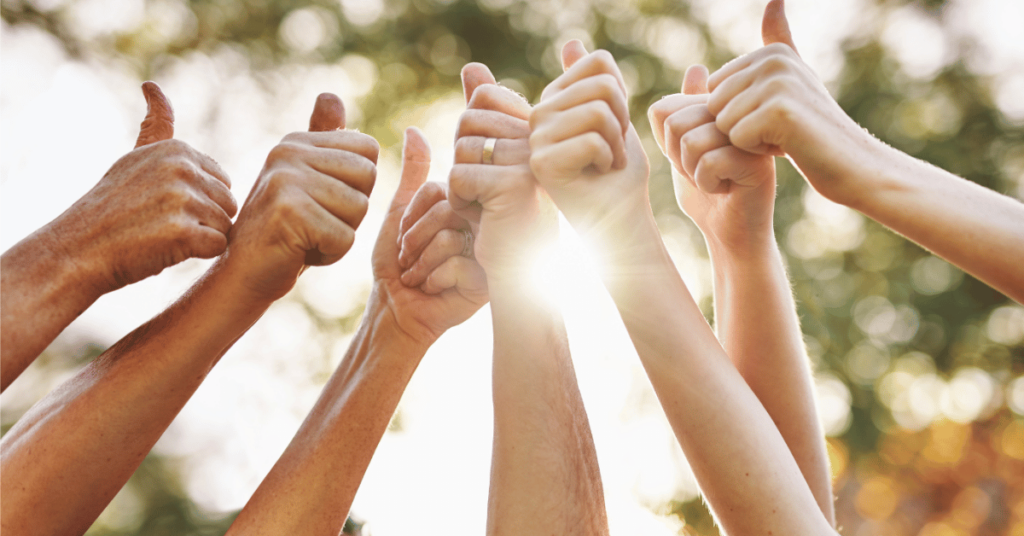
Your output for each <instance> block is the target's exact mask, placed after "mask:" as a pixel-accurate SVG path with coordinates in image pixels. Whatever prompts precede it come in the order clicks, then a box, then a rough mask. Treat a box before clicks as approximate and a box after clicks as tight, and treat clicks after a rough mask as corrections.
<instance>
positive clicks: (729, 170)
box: [693, 145, 773, 191]
mask: <svg viewBox="0 0 1024 536" xmlns="http://www.w3.org/2000/svg"><path fill="white" fill-rule="evenodd" d="M768 158H770V157H767V156H763V155H758V154H753V153H749V152H747V151H744V150H742V149H737V148H736V147H734V146H732V145H727V146H725V147H719V148H718V149H714V150H711V151H708V152H706V153H704V154H703V155H701V158H700V160H699V161H698V163H697V166H696V167H695V169H694V174H693V176H694V180H695V181H696V183H697V185H698V186H700V185H702V184H705V185H709V186H710V187H711V188H715V187H716V185H717V183H718V182H721V181H730V182H732V183H733V184H738V185H740V186H749V187H754V186H759V185H760V184H761V183H763V182H764V181H765V180H766V179H767V178H769V177H771V176H773V173H763V172H762V171H763V170H765V169H771V166H770V165H769V166H766V165H765V160H766V159H768ZM701 189H704V187H703V186H701ZM705 191H707V190H705Z"/></svg>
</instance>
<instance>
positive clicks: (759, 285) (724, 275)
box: [709, 235, 834, 524]
mask: <svg viewBox="0 0 1024 536" xmlns="http://www.w3.org/2000/svg"><path fill="white" fill-rule="evenodd" d="M757 244H758V245H757V246H756V247H755V248H753V250H752V251H743V252H739V251H732V250H729V249H726V248H724V247H722V246H720V245H716V244H715V243H714V242H713V241H709V250H710V252H711V261H712V265H713V267H714V274H715V286H714V288H715V327H716V330H717V332H718V338H719V340H720V341H721V343H722V346H723V347H724V349H725V352H726V354H728V356H729V358H730V359H731V360H732V363H733V365H735V367H736V369H737V370H738V371H739V373H740V375H741V376H742V377H743V379H744V380H745V381H746V383H747V385H748V386H749V387H750V389H751V390H752V391H753V392H754V394H755V395H756V396H757V398H758V400H759V401H760V402H761V404H762V405H763V406H764V408H765V410H766V411H767V412H768V415H769V416H771V418H772V420H773V421H774V423H775V426H776V427H777V428H778V429H779V432H780V433H781V434H782V438H783V439H784V440H785V442H786V444H787V445H788V446H789V450H790V452H791V453H792V454H793V457H794V458H795V460H796V462H797V465H798V466H799V467H800V470H801V472H802V473H803V476H804V479H805V480H806V481H807V484H808V486H810V488H811V492H812V493H813V494H814V497H815V499H816V500H817V502H818V505H819V506H820V508H821V511H822V513H823V514H824V515H825V518H826V519H828V520H829V522H830V523H833V524H834V508H833V499H832V485H831V479H830V476H829V465H828V454H827V452H826V450H825V441H824V433H823V431H822V429H821V425H820V423H819V421H818V414H817V410H816V407H815V402H814V388H813V381H812V378H811V369H810V366H809V362H808V358H807V353H806V351H805V349H804V344H803V340H802V337H801V332H800V321H799V319H798V318H797V314H796V304H795V303H794V301H793V293H792V291H791V290H790V286H789V280H788V278H787V277H786V271H785V267H784V266H783V263H782V256H781V253H780V252H779V249H778V245H777V244H776V242H775V239H774V237H772V236H771V235H767V236H766V237H765V238H764V239H763V240H760V241H758V242H757Z"/></svg>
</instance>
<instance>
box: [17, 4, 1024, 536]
mask: <svg viewBox="0 0 1024 536" xmlns="http://www.w3.org/2000/svg"><path fill="white" fill-rule="evenodd" d="M866 1H867V2H872V1H874V3H875V4H876V7H878V8H879V9H881V10H882V12H883V13H884V12H886V10H892V9H897V8H900V7H902V6H906V5H908V4H913V5H916V6H917V7H919V8H921V11H922V12H923V13H925V14H926V15H927V16H931V17H935V18H936V20H938V18H939V17H941V16H942V13H943V8H944V7H945V4H946V3H945V2H944V1H942V0H920V1H916V2H915V1H910V0H902V1H896V0H866ZM75 3H76V2H75V1H74V0H69V1H67V2H63V3H61V2H56V3H53V2H45V3H44V2H31V1H26V0H4V1H3V2H2V4H0V7H2V9H0V12H2V16H3V20H4V21H5V22H6V23H7V24H10V25H33V26H36V27H38V28H41V29H43V30H45V31H46V32H48V33H50V34H52V35H53V36H55V37H56V38H57V39H58V40H59V42H60V43H61V44H62V45H63V46H64V48H65V49H66V51H67V52H68V53H69V54H70V55H71V56H72V57H75V58H82V59H86V60H90V61H96V60H98V61H106V60H113V59H116V60H117V61H120V62H125V61H127V62H129V63H130V65H131V66H132V67H133V68H134V69H135V70H136V71H137V72H138V74H139V77H140V78H149V77H153V75H154V74H158V73H159V72H160V71H161V69H163V68H166V66H167V65H168V63H169V58H172V57H174V56H183V55H187V54H190V53H194V52H199V53H207V54H212V53H214V52H216V51H217V50H220V49H222V48H223V47H229V48H231V49H233V50H237V51H239V52H241V53H243V54H244V55H245V57H246V58H247V59H248V61H249V62H250V64H251V66H252V68H253V69H254V70H256V71H257V73H259V72H261V70H267V71H269V70H271V69H273V68H274V67H276V66H279V65H282V64H286V63H294V64H306V65H314V64H324V63H326V64H331V63H337V62H339V61H341V60H342V59H343V58H345V57H348V56H349V55H351V54H358V55H360V56H362V57H365V58H368V59H369V60H370V61H372V63H373V65H374V66H375V69H376V76H375V82H374V87H373V90H372V91H370V92H369V93H367V94H366V96H365V97H364V98H363V99H362V101H361V102H359V106H360V108H361V110H362V118H361V125H359V127H360V128H361V129H362V130H363V131H365V132H367V133H369V134H371V135H373V136H375V137H377V138H378V139H379V140H380V142H381V145H382V146H383V147H390V146H394V145H396V144H397V143H398V142H399V141H400V136H401V130H400V129H397V128H396V127H395V126H394V120H395V118H396V117H398V116H400V115H401V113H402V112H403V111H404V110H407V109H409V108H410V107H411V106H413V105H414V104H415V103H420V102H426V101H429V100H430V99H431V98H433V97H436V96H440V95H446V94H448V93H450V92H452V91H456V90H457V88H458V87H459V86H460V82H459V70H460V68H461V67H462V65H464V64H465V63H466V62H468V61H478V62H482V63H485V64H487V65H488V66H490V68H491V69H492V70H493V71H494V73H495V74H496V76H497V77H498V79H499V80H500V81H502V82H503V83H505V84H506V85H508V86H509V87H512V88H514V89H516V90H518V91H520V92H522V93H523V94H524V95H525V96H526V97H527V98H528V99H530V100H531V101H535V100H536V99H537V98H538V97H539V95H540V91H541V90H542V89H543V87H544V86H545V84H546V83H547V82H548V81H550V80H551V79H553V78H554V77H555V76H557V74H558V73H559V72H560V66H559V64H558V60H557V50H558V47H559V46H560V45H561V44H562V43H563V42H564V41H565V40H566V39H568V38H570V37H581V36H589V39H590V40H591V42H592V44H593V45H594V46H597V47H600V48H605V49H607V50H609V51H611V52H612V53H613V54H614V55H615V57H616V58H617V59H619V60H620V62H621V65H622V67H623V71H624V73H625V76H626V78H627V80H628V81H629V83H630V86H631V89H632V91H633V94H632V100H631V106H632V110H631V112H632V114H633V117H634V120H635V121H634V122H635V125H636V127H637V129H638V130H639V131H640V133H641V136H642V137H644V138H645V143H646V146H647V147H648V148H654V147H655V145H654V144H653V142H652V141H651V135H650V129H649V126H648V125H647V122H646V120H645V119H644V118H645V117H646V110H647V108H648V106H649V105H650V104H651V103H652V102H653V101H654V100H656V99H657V98H659V97H660V96H662V95H664V94H668V93H673V92H676V91H678V87H679V83H680V80H681V77H682V73H681V71H680V69H681V68H682V67H685V65H682V66H678V65H677V66H672V65H671V64H668V63H666V61H665V59H666V57H668V56H670V55H671V54H674V53H676V52H678V51H676V50H665V47H666V46H672V45H673V44H676V45H678V44H679V43H683V44H689V46H690V47H692V48H693V49H694V50H696V51H697V52H696V54H697V58H698V59H700V58H703V62H704V63H706V64H708V66H709V67H710V68H711V69H712V70H714V69H715V68H716V67H718V66H720V65H722V64H723V63H724V62H726V61H728V60H729V59H731V58H732V57H735V56H736V55H737V54H738V53H742V52H745V51H731V50H728V48H727V47H726V46H725V45H724V44H723V42H722V41H721V40H720V39H717V38H716V36H715V35H713V32H712V31H711V29H710V28H709V25H708V23H707V22H706V21H704V20H702V19H701V18H700V17H701V13H703V11H702V10H698V9H691V8H690V6H688V5H687V4H686V3H684V2H676V1H671V2H670V1H663V0H632V1H624V0H593V1H592V2H590V3H589V4H580V3H565V4H563V3H559V2H548V1H540V0H479V1H472V0H387V1H384V2H381V3H375V2H361V1H360V0H343V1H341V2H338V1H327V0H321V1H313V2H293V1H284V0H176V1H170V0H163V1H161V2H156V1H147V7H154V6H157V5H158V4H159V5H161V6H164V8H166V5H168V4H173V5H174V6H175V9H176V10H177V11H175V13H178V15H180V16H179V19H180V20H181V21H183V22H181V23H180V24H178V26H177V27H175V28H174V31H171V32H166V31H163V32H159V31H156V30H155V29H156V28H158V27H159V26H160V24H159V23H160V20H159V17H160V15H159V13H165V12H166V9H164V10H163V11H160V10H147V15H146V17H144V19H143V20H142V21H141V22H140V23H139V24H138V25H137V26H136V27H134V28H131V29H127V30H121V31H118V32H114V33H110V34H103V35H88V36H83V35H82V34H81V32H80V31H78V29H76V27H75V25H74V19H73V17H71V16H70V15H69V14H70V13H71V11H72V9H73V7H74V5H75ZM44 4H45V6H44ZM41 6H43V7H41ZM300 13H301V15H297V14H300ZM293 17H299V18H293ZM302 17H304V18H302ZM311 17H312V18H311ZM290 20H291V21H292V22H289V21H290ZM295 21H298V22H299V23H301V22H304V21H305V22H309V21H313V22H315V23H316V25H317V26H318V28H319V29H320V30H321V32H320V33H321V34H322V37H323V39H321V40H320V41H319V42H316V43H313V46H306V47H304V46H301V45H302V43H299V45H300V46H296V44H295V43H289V41H288V39H287V36H288V32H287V28H286V27H287V25H288V24H296V22H295ZM673 32H674V33H673ZM666 35H668V36H669V37H672V36H673V35H674V36H676V37H678V36H680V35H682V36H684V37H685V39H682V40H678V39H677V40H672V39H668V38H665V36H666ZM864 36H867V37H864ZM691 52H692V51H691ZM967 52H969V47H966V46H965V47H964V48H963V49H960V50H958V57H957V58H956V59H955V60H954V61H952V62H951V63H949V64H948V65H947V66H946V67H944V68H942V69H941V70H940V71H939V72H938V73H937V74H936V75H935V76H934V77H930V78H929V79H918V78H914V77H912V76H908V75H907V74H906V73H904V72H902V70H901V67H900V64H899V62H898V61H897V60H896V59H894V57H893V54H892V53H891V51H889V50H888V49H887V48H886V46H885V45H884V44H883V43H882V42H881V39H880V33H879V30H873V31H867V32H862V35H861V37H858V38H857V39H851V40H850V41H848V42H846V43H844V45H843V59H844V64H843V66H842V69H841V73H840V75H839V76H838V78H837V79H836V83H835V84H834V85H833V89H834V95H835V96H836V98H837V100H838V101H839V103H840V105H841V106H842V107H843V108H844V109H845V110H846V111H847V112H848V113H849V114H850V115H851V116H852V117H853V118H854V119H855V120H857V121H858V122H859V123H860V124H861V125H862V126H864V127H865V128H867V129H868V130H870V131H871V132H872V133H874V134H875V135H877V136H878V137H879V138H881V139H883V140H884V141H886V142H888V143H890V144H892V145H893V146H895V147H897V148H899V149H901V150H903V151H906V152H908V153H910V154H911V155H914V156H916V157H918V158H921V159H923V160H926V161H928V162H931V163H933V164H935V165H937V166H939V167H941V168H944V169H947V170H950V171H952V172H954V173H956V174H958V175H960V176H963V177H965V178H967V179H969V180H971V181H974V182H976V183H978V184H981V185H983V186H985V187H988V188H992V189H994V190H997V191H1001V192H1012V191H1013V190H1014V189H1015V188H1018V187H1019V185H1017V180H1019V177H1020V176H1022V175H1024V171H1022V170H1024V156H1022V155H1024V126H1022V125H1021V124H1020V123H1014V122H1012V121H1009V120H1008V119H1006V118H1005V117H1003V115H1002V114H1001V112H1000V111H999V110H998V109H997V108H996V106H995V105H994V104H993V95H992V85H991V77H990V76H988V75H981V74H977V73H974V72H972V71H971V69H970V68H969V62H967V61H965V58H966V55H967ZM649 152H650V154H649V156H650V157H651V160H652V167H653V176H652V180H651V200H652V204H653V206H654V207H655V210H656V211H657V212H658V213H659V214H660V215H661V216H663V217H681V214H680V212H679V209H678V207H677V206H676V202H675V197H674V194H673V191H672V183H671V177H670V171H669V168H668V166H667V164H665V163H664V159H663V158H662V156H661V155H660V154H658V153H657V152H656V150H655V151H650V149H649ZM779 184H780V186H779V193H778V204H777V210H776V232H777V235H778V239H779V243H780V244H781V245H782V249H783V251H784V253H785V255H786V261H787V263H788V266H789V270H790V274H791V278H792V281H793V286H794V289H795V292H796V296H797V299H798V302H799V307H800V316H801V319H802V322H803V329H804V333H805V337H806V340H807V343H808V349H809V351H810V354H811V357H812V359H813V360H814V362H815V365H816V367H817V370H818V371H819V372H821V373H823V374H825V375H826V376H827V377H829V378H831V379H832V380H834V381H833V383H831V384H828V385H831V386H832V387H833V388H834V389H832V391H830V392H831V393H832V394H833V395H834V396H833V398H834V399H839V400H843V401H844V403H845V404H847V406H848V408H849V412H848V417H847V418H846V420H845V421H844V422H840V426H839V427H838V428H837V429H836V430H833V437H831V438H830V440H829V441H830V449H831V453H832V454H833V466H834V471H835V473H836V493H837V495H838V498H839V504H838V508H837V510H838V514H839V521H840V524H841V526H842V527H843V528H844V533H846V534H929V535H931V534H954V535H955V534H986V535H987V534H993V535H995V534H1016V535H1019V534H1024V487H1022V486H1024V484H1022V483H1024V424H1021V422H1022V421H1021V416H1020V415H1018V414H1015V413H1012V412H1011V411H1009V410H1008V409H1007V408H1006V405H1005V403H1004V402H1003V400H1004V396H1002V394H1001V393H1003V392H1004V390H1005V389H1006V388H1007V386H1008V385H1009V383H1010V382H1011V381H1012V380H1013V379H1014V378H1018V377H1019V376H1020V375H1021V374H1022V373H1024V341H1022V340H1021V339H1022V338H1024V335H1020V333H1021V331H1022V330H1024V327H1022V325H1024V316H1022V315H1024V313H1021V312H1020V311H1021V310H1020V309H1019V307H1018V306H1015V305H1013V304H1012V302H1010V301H1009V300H1008V299H1007V298H1005V297H1004V296H1002V295H1001V294H999V293H998V292H995V291H993V290H992V289H990V288H989V287H987V286H986V285H984V284H982V283H980V282H979V281H977V280H975V279H973V278H971V277H970V276H965V275H964V274H962V273H960V272H959V271H958V270H956V269H955V268H952V267H950V266H949V265H947V264H945V263H944V262H942V261H941V260H938V259H935V258H934V257H932V256H931V255H930V254H929V253H928V252H927V251H924V250H922V249H921V248H920V247H918V246H916V245H914V244H912V243H910V242H908V241H906V240H904V239H902V238H901V237H899V236H896V235H894V234H893V233H891V232H889V231H887V230H885V229H884V228H882V227H881V226H879V225H877V224H875V223H873V222H871V221H869V220H866V219H864V218H862V217H860V216H859V215H857V214H855V213H852V212H850V213H847V212H843V211H842V210H836V209H834V208H832V207H829V206H828V205H827V204H823V202H822V201H820V200H817V199H816V198H815V197H814V196H813V195H811V194H810V193H809V192H808V191H807V187H806V185H805V183H804V182H803V181H802V180H801V179H800V178H799V176H798V175H797V173H796V172H795V170H794V169H793V168H792V167H790V166H788V165H785V164H784V165H781V166H780V183H779ZM993 254H998V252H993ZM705 305H706V304H705ZM754 306H756V305H754ZM1018 322H1020V324H1018ZM979 374H980V375H979ZM836 382H838V383H836ZM958 382H959V383H958ZM844 389H845V391H844ZM965 389H966V391H965ZM986 389H987V390H986ZM964 393H967V394H966V395H965V394H964ZM972 393H973V394H974V395H977V396H975V397H974V398H971V397H972V396H973V395H972ZM979 393H980V394H979ZM965 397H966V398H965ZM977 397H981V399H980V400H981V402H980V403H981V405H982V406H983V407H980V408H977V407H974V408H972V407H970V404H971V403H973V402H972V401H974V402H977V400H976V399H977ZM958 411H959V413H957V412H958ZM943 412H944V413H943ZM950 412H952V414H953V416H954V417H956V416H959V417H960V418H959V419H953V420H951V419H950V418H947V417H949V414H950ZM943 415H945V417H944V416H943ZM840 417H842V412H840ZM840 420H841V421H842V419H840ZM957 420H959V421H961V422H956V421H957ZM7 426H10V423H5V428H6V427H7ZM129 488H130V489H132V490H135V491H134V493H135V496H136V498H138V499H139V500H141V501H142V502H143V503H144V504H145V507H144V509H143V512H144V514H143V518H144V519H141V520H139V521H138V523H133V524H132V526H133V527H135V528H133V529H132V533H137V534H164V533H166V534H172V533H173V534H180V535H184V534H214V533H222V532H223V530H224V528H225V527H226V526H227V524H229V523H230V518H227V519H214V520H209V519H205V518H202V516H198V515H196V513H195V508H194V506H193V505H192V503H191V502H190V500H189V499H188V497H187V496H186V495H185V494H184V493H182V492H181V490H180V488H179V486H178V482H177V479H176V477H175V473H174V470H173V460H167V459H161V458H159V457H156V456H151V457H150V458H148V459H147V461H146V462H145V463H144V465H143V466H142V468H141V469H140V470H139V472H138V474H136V475H135V477H133V479H132V481H131V483H130V484H129ZM670 508H671V509H672V511H673V513H674V514H675V515H678V516H679V517H680V518H682V519H683V520H685V521H686V523H687V528H686V529H685V530H686V531H687V533H689V534H704V535H710V534H717V532H716V530H715V529H714V527H713V523H712V522H711V520H710V517H709V515H708V513H707V510H706V509H705V508H704V506H703V504H702V503H701V502H700V501H699V500H694V501H681V502H677V503H673V504H672V505H670ZM93 534H97V535H98V534H122V532H117V531H109V530H105V529H99V528H97V529H95V530H94V531H93Z"/></svg>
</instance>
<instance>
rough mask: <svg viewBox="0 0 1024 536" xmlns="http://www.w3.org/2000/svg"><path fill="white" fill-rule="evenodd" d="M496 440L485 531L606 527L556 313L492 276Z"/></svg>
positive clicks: (589, 440)
mask: <svg viewBox="0 0 1024 536" xmlns="http://www.w3.org/2000/svg"><path fill="white" fill-rule="evenodd" d="M491 302H492V305H491V310H492V314H493V320H494V369H493V382H494V392H493V396H494V446H493V451H492V452H493V454H492V456H493V457H492V461H491V491H490V498H489V501H488V512H487V513H488V515H487V533H488V534H490V535H500V534H549V533H551V534H565V535H570V534H608V521H607V518H606V515H605V509H604V493H603V491H602V487H601V475H600V470H599V469H598V464H597V452H596V451H595V449H594V440H593V437H592V436H591V433H590V425H589V423H588V421H587V414H586V410H585V409H584V407H583V400H582V398H581V397H580V392H579V387H578V386H577V385H576V375H575V372H574V371H573V366H572V360H571V359H570V357H569V345H568V341H567V340H566V336H565V328H564V326H563V324H562V319H561V316H560V315H559V314H558V313H557V312H555V311H553V310H550V309H548V308H547V307H545V306H543V305H540V304H539V303H537V299H536V297H530V296H529V294H528V293H525V292H524V290H523V287H522V286H521V285H519V286H511V287H505V288H501V286H500V285H496V284H494V283H493V282H492V283H491Z"/></svg>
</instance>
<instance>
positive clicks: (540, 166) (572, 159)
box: [530, 132, 614, 179]
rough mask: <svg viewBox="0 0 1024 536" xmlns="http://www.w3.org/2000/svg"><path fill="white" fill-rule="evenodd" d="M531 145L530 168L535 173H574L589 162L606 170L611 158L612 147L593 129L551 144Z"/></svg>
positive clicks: (561, 175) (560, 175)
mask: <svg viewBox="0 0 1024 536" xmlns="http://www.w3.org/2000/svg"><path fill="white" fill-rule="evenodd" d="M534 147H536V148H534V149H533V150H532V154H531V155H530V169H531V170H533V173H534V174H536V175H537V177H545V178H547V177H550V178H555V179H558V178H572V177H578V176H579V175H580V174H581V173H583V170H584V169H586V168H587V167H589V166H594V168H596V169H597V170H598V171H600V170H605V171H607V170H609V169H611V167H612V161H613V160H614V157H613V156H612V148H611V147H610V146H609V145H608V142H607V141H606V140H605V139H604V137H603V136H601V135H600V134H598V133H597V132H585V133H583V134H581V135H579V136H576V137H574V138H569V139H567V140H565V141H561V142H558V143H555V144H550V145H544V146H534Z"/></svg>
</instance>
